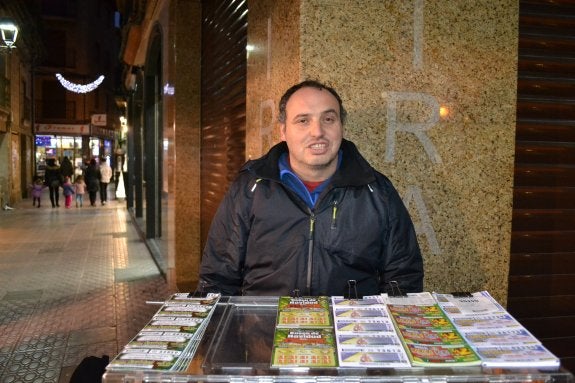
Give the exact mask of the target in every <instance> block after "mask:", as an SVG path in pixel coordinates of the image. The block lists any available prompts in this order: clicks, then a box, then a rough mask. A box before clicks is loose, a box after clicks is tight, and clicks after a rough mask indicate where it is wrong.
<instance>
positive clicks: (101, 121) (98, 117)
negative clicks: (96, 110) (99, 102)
mask: <svg viewBox="0 0 575 383" xmlns="http://www.w3.org/2000/svg"><path fill="white" fill-rule="evenodd" d="M92 125H95V126H106V114H93V115H92Z"/></svg>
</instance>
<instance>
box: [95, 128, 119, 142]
mask: <svg viewBox="0 0 575 383" xmlns="http://www.w3.org/2000/svg"><path fill="white" fill-rule="evenodd" d="M114 133H115V131H114V130H113V129H106V128H103V127H101V126H94V125H92V136H94V137H100V138H109V139H114V137H115V135H114Z"/></svg>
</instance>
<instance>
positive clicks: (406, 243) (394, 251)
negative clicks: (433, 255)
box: [379, 181, 423, 293]
mask: <svg viewBox="0 0 575 383" xmlns="http://www.w3.org/2000/svg"><path fill="white" fill-rule="evenodd" d="M386 186H387V187H385V190H386V193H385V194H386V196H385V197H384V198H385V199H386V200H387V207H388V215H387V219H388V222H387V224H388V230H387V233H385V234H384V235H385V236H386V238H384V243H385V245H384V249H383V251H384V254H383V259H384V265H383V270H382V278H381V280H380V288H379V290H380V292H384V293H385V292H390V285H389V283H390V282H391V281H395V282H397V283H398V287H399V288H400V289H401V291H402V292H404V293H409V292H411V293H413V292H421V291H423V259H422V256H421V251H420V249H419V244H418V242H417V235H416V233H415V229H414V226H413V222H412V220H411V217H410V215H409V212H408V211H407V208H406V207H405V205H404V204H403V201H402V200H401V198H400V197H399V194H398V193H397V191H396V190H395V188H394V187H393V185H391V182H390V181H388V184H387V185H386Z"/></svg>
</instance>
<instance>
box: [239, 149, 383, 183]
mask: <svg viewBox="0 0 575 383" xmlns="http://www.w3.org/2000/svg"><path fill="white" fill-rule="evenodd" d="M341 150H342V153H343V159H342V163H341V166H340V168H339V169H338V170H337V171H336V172H335V174H334V175H333V177H332V185H333V186H334V187H345V186H361V185H365V184H368V183H371V182H374V181H375V173H374V169H373V167H372V166H371V165H370V164H369V163H368V162H367V160H366V159H365V158H363V156H362V155H361V154H360V153H359V151H358V150H357V147H356V146H355V144H354V143H353V142H351V141H348V140H345V139H344V140H342V142H341ZM286 152H288V147H287V144H286V142H285V141H282V142H280V143H278V144H276V145H274V146H273V147H272V148H271V149H270V150H269V151H268V152H267V153H266V154H265V155H264V156H262V157H260V158H258V159H256V160H251V161H248V162H247V163H246V164H245V165H244V166H243V167H242V169H241V171H248V172H250V173H252V174H254V175H255V176H256V177H258V178H264V179H270V180H275V181H278V182H280V169H279V159H280V156H281V155H282V154H283V153H286Z"/></svg>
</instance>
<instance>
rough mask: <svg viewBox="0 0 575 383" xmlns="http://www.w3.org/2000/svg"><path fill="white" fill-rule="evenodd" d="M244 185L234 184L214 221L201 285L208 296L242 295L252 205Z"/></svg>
mask: <svg viewBox="0 0 575 383" xmlns="http://www.w3.org/2000/svg"><path fill="white" fill-rule="evenodd" d="M246 182H247V181H246ZM242 184H244V183H243V182H242V181H240V179H238V180H236V181H235V182H234V183H232V185H231V186H230V189H229V190H228V192H227V193H226V194H225V196H224V199H223V201H222V202H221V204H220V206H219V207H218V210H217V211H216V214H215V216H214V218H213V220H212V223H211V226H210V230H209V232H208V238H207V241H206V246H205V248H204V252H203V255H202V261H201V264H200V285H201V288H203V290H204V291H205V292H219V293H221V294H222V295H241V293H242V291H241V290H242V282H243V265H244V260H245V253H246V242H247V237H248V234H249V226H250V224H249V210H250V208H249V206H250V203H251V197H250V196H249V194H250V193H249V192H246V190H245V189H246V188H245V187H242V186H241V185H242Z"/></svg>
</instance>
